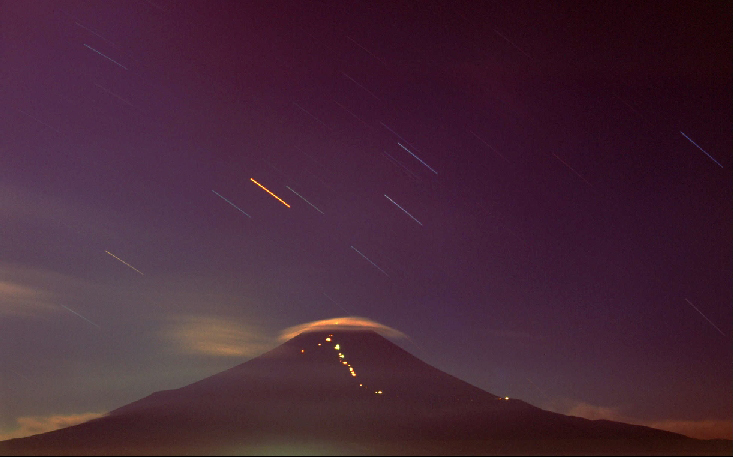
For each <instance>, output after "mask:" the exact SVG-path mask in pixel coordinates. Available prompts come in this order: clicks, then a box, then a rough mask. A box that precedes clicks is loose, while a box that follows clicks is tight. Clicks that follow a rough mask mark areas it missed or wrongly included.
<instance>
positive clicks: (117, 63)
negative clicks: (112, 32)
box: [84, 44, 127, 70]
mask: <svg viewBox="0 0 733 457" xmlns="http://www.w3.org/2000/svg"><path fill="white" fill-rule="evenodd" d="M84 46H86V47H87V48H89V49H91V50H92V51H94V52H96V53H97V54H99V55H100V56H102V57H104V58H105V59H107V60H109V61H110V62H112V63H114V64H115V65H119V66H120V67H122V68H124V69H125V70H127V67H126V66H124V65H122V64H121V63H119V62H117V61H115V60H113V59H110V58H109V57H107V56H106V55H104V54H102V53H101V52H99V51H97V50H96V49H94V48H93V47H91V46H89V45H88V44H84Z"/></svg>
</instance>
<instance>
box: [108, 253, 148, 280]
mask: <svg viewBox="0 0 733 457" xmlns="http://www.w3.org/2000/svg"><path fill="white" fill-rule="evenodd" d="M104 252H106V253H107V254H109V255H111V256H112V257H114V258H115V259H117V260H119V261H120V262H122V263H124V264H125V265H127V266H128V267H130V268H132V269H133V270H135V271H137V272H138V273H140V274H141V275H142V274H143V272H142V271H140V270H138V269H137V268H135V267H133V266H132V265H130V264H129V263H127V262H125V261H124V260H122V259H120V258H119V257H117V256H116V255H114V254H112V253H111V252H109V251H104ZM143 276H145V275H143Z"/></svg>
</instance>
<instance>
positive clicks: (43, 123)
mask: <svg viewBox="0 0 733 457" xmlns="http://www.w3.org/2000/svg"><path fill="white" fill-rule="evenodd" d="M17 111H18V112H19V113H22V114H25V115H26V116H28V117H29V118H31V119H33V120H34V121H36V122H38V123H39V124H41V125H44V126H46V127H48V128H50V129H51V130H53V131H54V132H56V133H58V134H60V133H61V132H59V131H58V130H56V129H55V128H53V127H51V126H50V125H48V124H46V123H45V122H43V121H41V120H39V119H38V118H35V117H33V116H31V115H30V114H28V113H26V112H25V111H22V110H17Z"/></svg>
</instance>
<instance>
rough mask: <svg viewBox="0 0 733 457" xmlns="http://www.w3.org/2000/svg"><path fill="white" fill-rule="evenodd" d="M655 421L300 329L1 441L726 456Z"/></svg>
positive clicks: (154, 449)
mask: <svg viewBox="0 0 733 457" xmlns="http://www.w3.org/2000/svg"><path fill="white" fill-rule="evenodd" d="M732 449H733V447H732V446H731V443H730V441H721V440H715V441H701V440H694V439H691V438H687V437H684V436H682V435H679V434H676V433H671V432H665V431H661V430H656V429H652V428H648V427H643V426H637V425H629V424H623V423H618V422H611V421H591V420H587V419H582V418H578V417H571V416H564V415H562V414H556V413H552V412H549V411H544V410H542V409H539V408H536V407H534V406H532V405H529V404H527V403H525V402H523V401H521V400H515V399H508V398H502V397H499V396H497V395H494V394H491V393H489V392H486V391H484V390H482V389H479V388H477V387H475V386H472V385H471V384H468V383H467V382H464V381H461V380H460V379H458V378H456V377H453V376H451V375H449V374H447V373H444V372H442V371H440V370H438V369H437V368H434V367H432V366H430V365H428V364H426V363H424V362H423V361H421V360H419V359H418V358H416V357H414V356H413V355H411V354H409V353H408V352H406V351H405V350H403V349H402V348H400V347H399V346H397V345H395V344H394V343H392V342H390V341H389V340H387V339H386V338H384V337H382V336H380V335H379V334H377V333H376V332H374V331H371V330H357V331H315V332H307V333H301V334H299V335H297V336H295V337H294V338H292V339H290V340H288V341H287V342H285V343H283V344H282V345H280V346H278V347H276V348H275V349H273V350H271V351H269V352H267V353H265V354H263V355H261V356H259V357H256V358H254V359H252V360H250V361H248V362H245V363H242V364H240V365H237V366H235V367H233V368H231V369H229V370H226V371H223V372H221V373H218V374H216V375H213V376H210V377H208V378H205V379H203V380H201V381H198V382H195V383H193V384H190V385H188V386H185V387H182V388H180V389H174V390H166V391H161V392H156V393H154V394H152V395H150V396H148V397H145V398H143V399H141V400H138V401H136V402H133V403H130V404H128V405H126V406H123V407H121V408H118V409H116V410H114V411H112V412H110V413H109V414H108V415H107V416H105V417H102V418H99V419H95V420H92V421H89V422H86V423H84V424H80V425H76V426H72V427H67V428H64V429H61V430H56V431H53V432H48V433H43V434H40V435H35V436H31V437H27V438H20V439H14V440H8V441H5V442H3V443H0V453H3V454H16V455H17V454H56V455H58V454H64V455H67V454H68V455H70V454H190V453H207V454H234V453H236V454H248V453H249V454H261V453H278V454H297V453H302V452H312V453H317V454H344V453H358V454H395V453H396V454H411V455H415V454H502V453H509V454H517V453H521V454H569V453H573V454H575V453H577V454H580V453H591V454H598V453H602V454H631V453H633V454H670V453H671V454H684V455H690V454H726V455H730V453H731V450H732Z"/></svg>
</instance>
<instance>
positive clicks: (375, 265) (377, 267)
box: [351, 246, 389, 277]
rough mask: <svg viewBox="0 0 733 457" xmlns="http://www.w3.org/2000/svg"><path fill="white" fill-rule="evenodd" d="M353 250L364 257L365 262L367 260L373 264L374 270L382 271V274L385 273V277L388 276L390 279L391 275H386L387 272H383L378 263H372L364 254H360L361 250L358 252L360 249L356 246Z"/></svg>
mask: <svg viewBox="0 0 733 457" xmlns="http://www.w3.org/2000/svg"><path fill="white" fill-rule="evenodd" d="M351 249H353V250H354V251H356V253H357V254H359V255H360V256H362V257H364V259H365V260H366V261H367V262H369V263H371V264H372V265H374V268H376V269H377V270H379V271H381V272H382V273H384V276H387V277H389V275H388V274H387V273H385V271H384V270H382V269H381V268H379V266H378V265H377V264H376V263H374V262H372V261H371V260H369V257H367V256H365V255H364V254H362V253H361V252H359V250H358V249H356V248H355V247H354V246H351Z"/></svg>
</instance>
